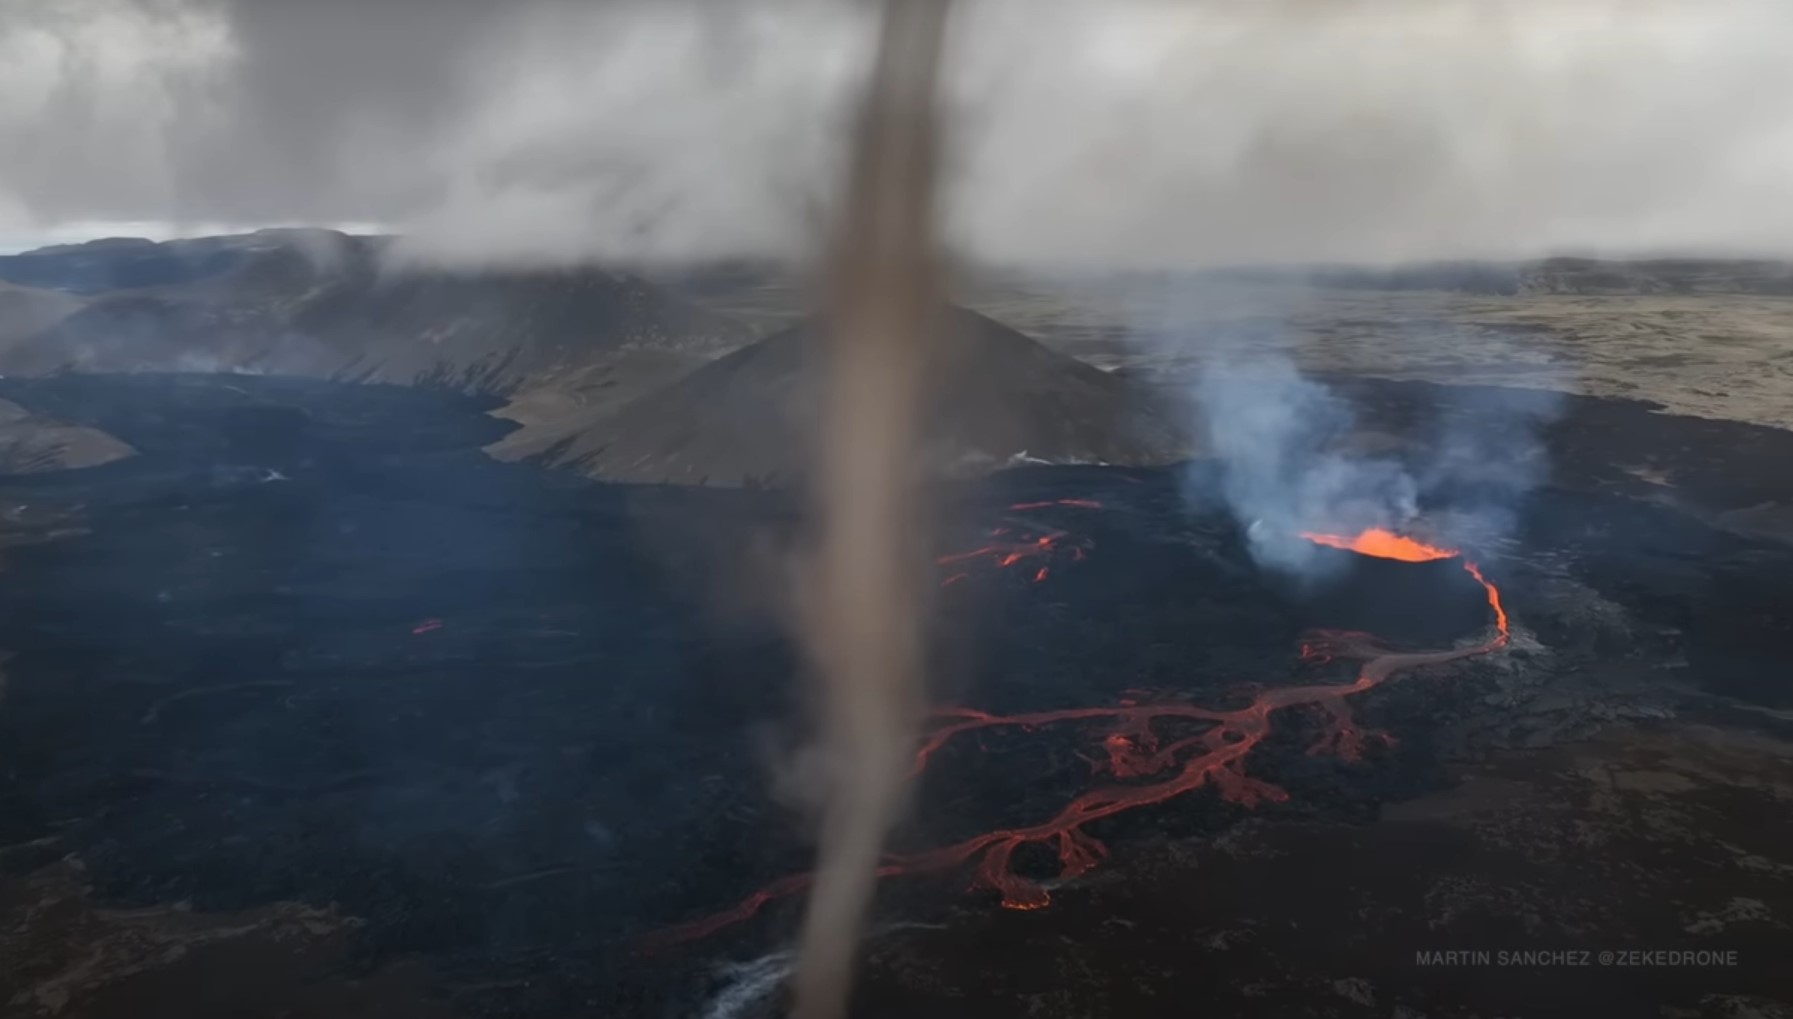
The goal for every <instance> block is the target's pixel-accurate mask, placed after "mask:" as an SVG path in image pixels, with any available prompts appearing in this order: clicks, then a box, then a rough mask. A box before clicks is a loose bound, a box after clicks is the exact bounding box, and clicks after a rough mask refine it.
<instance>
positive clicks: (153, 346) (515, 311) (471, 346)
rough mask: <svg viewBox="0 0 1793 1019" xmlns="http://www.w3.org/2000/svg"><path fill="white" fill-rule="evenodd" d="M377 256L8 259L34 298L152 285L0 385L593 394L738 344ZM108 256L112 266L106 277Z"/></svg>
mask: <svg viewBox="0 0 1793 1019" xmlns="http://www.w3.org/2000/svg"><path fill="white" fill-rule="evenodd" d="M385 245H386V241H385V240H383V239H380V238H362V237H350V236H348V235H346V234H338V233H334V232H331V231H290V230H281V231H262V232H260V233H256V234H250V235H247V236H244V237H235V238H207V239H204V240H203V241H183V242H170V244H167V245H151V246H150V249H154V250H149V249H145V248H144V246H143V245H141V244H136V243H124V242H106V243H103V244H100V245H98V246H97V248H96V246H94V245H80V246H76V247H75V248H71V249H48V250H46V251H44V252H37V253H32V254H31V255H29V256H17V257H18V258H20V259H28V261H27V263H25V266H26V268H28V269H30V274H29V275H30V278H31V280H32V282H33V283H35V284H37V285H38V286H56V285H58V280H61V281H62V283H61V287H62V289H65V290H72V291H93V290H95V289H96V288H98V287H99V285H100V283H102V282H105V281H119V280H123V281H126V282H127V283H136V282H138V281H140V280H146V279H147V280H154V281H157V282H154V283H152V284H149V285H141V286H138V285H127V286H124V287H113V288H110V289H104V290H103V292H100V293H97V294H96V295H95V296H93V297H91V298H90V299H89V301H88V303H87V305H86V306H85V307H83V308H81V309H80V310H78V311H75V312H73V313H72V314H69V315H67V316H66V317H64V318H62V319H61V320H60V321H57V322H55V323H54V324H53V325H51V326H49V327H48V328H46V329H44V330H43V331H41V332H38V333H37V334H35V335H33V336H30V337H29V338H26V339H23V340H20V341H18V342H15V343H13V344H10V345H9V346H8V348H7V349H5V350H4V351H0V372H3V373H6V374H16V375H40V374H48V373H51V372H56V371H62V370H78V371H92V372H118V371H234V372H253V373H270V374H287V375H307V376H321V377H327V378H344V379H353V380H357V381H379V382H397V383H407V384H414V383H437V384H444V385H449V386H452V387H455V388H462V389H470V390H484V391H496V392H514V391H519V390H524V389H528V388H530V387H533V386H544V385H545V386H550V387H553V388H555V389H558V390H565V391H573V390H577V389H579V388H580V387H581V386H584V385H588V384H590V385H601V377H602V376H605V375H606V374H607V373H608V372H609V371H610V370H611V368H612V367H613V363H614V362H615V361H616V360H617V359H626V358H627V357H629V356H630V355H632V354H634V353H637V352H643V351H648V352H652V353H653V354H655V355H656V356H657V357H659V358H662V359H663V358H664V356H665V355H667V354H675V355H678V356H681V357H685V358H688V359H690V360H689V361H688V362H687V363H686V364H685V367H689V366H690V365H691V364H695V363H700V362H701V361H702V360H704V359H707V358H708V357H710V356H713V355H714V354H715V353H717V352H719V351H722V350H726V349H729V348H731V347H733V346H736V345H738V344H740V343H743V342H746V340H747V339H748V336H747V334H746V332H745V331H744V330H743V329H742V328H741V327H739V326H737V325H735V324H734V323H731V322H729V321H727V320H725V319H723V318H720V317H718V316H716V315H713V314H711V313H709V312H706V311H703V310H700V309H698V308H696V307H694V306H692V305H688V304H686V303H685V302H683V301H681V300H679V299H678V298H676V297H673V296H671V295H669V294H666V293H664V292H662V291H660V290H659V289H658V288H656V287H654V286H653V285H651V284H649V283H646V282H645V281H642V280H639V279H636V278H633V277H630V276H624V275H619V274H614V273H609V272H604V271H600V270H595V269H576V270H564V271H553V272H545V271H524V270H506V271H478V272H474V271H464V272H463V271H448V270H439V269H423V268H405V267H400V266H394V265H391V264H389V263H388V262H387V261H386V260H384V259H383V258H382V257H381V256H382V254H383V251H384V248H385ZM108 258H113V259H117V260H119V262H120V264H118V265H115V266H111V267H110V268H108V263H107V259H108ZM57 265H60V266H61V271H62V275H61V276H57V275H56V273H55V272H53V271H52V270H53V269H54V268H55V267H56V266H57ZM7 268H9V267H5V266H0V269H7ZM10 269H11V270H14V271H15V275H16V274H17V272H16V270H17V269H18V266H17V265H14V266H11V267H10ZM593 376H597V377H599V378H597V379H596V380H594V379H593V378H592V377H593Z"/></svg>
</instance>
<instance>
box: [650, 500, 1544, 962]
mask: <svg viewBox="0 0 1793 1019" xmlns="http://www.w3.org/2000/svg"><path fill="white" fill-rule="evenodd" d="M1050 505H1066V506H1086V507H1091V508H1094V507H1095V505H1096V504H1092V503H1087V502H1082V501H1079V500H1062V501H1060V502H1057V503H1038V504H1023V505H1020V506H1016V507H1013V509H1016V510H1027V509H1035V508H1044V507H1045V506H1050ZM993 537H994V538H996V539H998V540H995V541H993V542H992V544H990V545H988V546H986V547H984V548H980V549H977V550H974V551H971V552H967V553H962V554H959V555H953V556H944V557H942V558H941V559H940V564H941V565H942V566H943V567H948V568H950V567H954V566H957V565H959V564H964V563H970V562H973V561H977V560H986V561H989V562H991V563H993V564H994V565H996V566H997V567H998V568H1003V567H1009V566H1013V565H1016V564H1018V563H1022V562H1033V561H1042V562H1043V561H1044V560H1045V559H1046V558H1047V557H1049V556H1050V555H1051V554H1052V553H1053V551H1054V550H1055V549H1057V548H1059V547H1061V546H1062V547H1070V548H1072V549H1073V551H1074V553H1075V558H1079V559H1080V558H1082V557H1083V550H1084V549H1085V548H1087V547H1088V546H1087V544H1067V542H1068V536H1067V535H1066V534H1065V533H1064V532H1058V531H1054V532H1048V533H1046V534H1041V535H1023V536H1020V537H1016V538H1010V537H1009V536H1008V535H1007V534H1005V533H1003V532H1002V531H1001V530H1000V529H999V530H998V532H996V534H995V535H994V536H993ZM1302 537H1304V538H1306V539H1308V540H1309V541H1312V542H1315V543H1316V544H1320V545H1326V546H1330V547H1333V548H1340V549H1346V550H1349V551H1352V552H1356V553H1359V554H1361V555H1367V556H1376V557H1380V558H1385V559H1398V560H1404V561H1407V562H1430V561H1435V560H1441V559H1458V560H1460V562H1461V564H1462V567H1463V569H1464V571H1465V572H1467V573H1468V574H1469V575H1470V576H1471V577H1473V578H1474V579H1475V581H1476V583H1478V584H1480V585H1481V586H1482V588H1483V589H1484V590H1485V591H1486V592H1487V596H1488V606H1489V608H1490V609H1491V610H1492V613H1493V621H1494V630H1493V633H1491V634H1490V635H1489V636H1488V637H1487V639H1485V640H1482V641H1479V642H1477V643H1474V644H1470V645H1467V646H1464V647H1458V648H1452V649H1448V650H1439V651H1391V650H1389V649H1387V648H1384V647H1382V646H1380V645H1379V644H1378V643H1377V642H1376V640H1375V638H1374V637H1372V636H1370V635H1368V634H1363V633H1353V632H1346V631H1315V632H1312V633H1310V634H1308V635H1307V636H1306V637H1305V638H1304V639H1303V641H1302V644H1301V658H1302V660H1303V661H1306V662H1312V663H1319V662H1329V661H1345V660H1351V661H1357V662H1360V663H1361V666H1360V668H1359V669H1358V671H1357V676H1356V679H1355V680H1354V681H1353V682H1350V683H1344V684H1338V683H1317V684H1311V685H1305V686H1290V687H1280V688H1276V689H1270V690H1264V691H1262V692H1260V693H1258V694H1257V695H1256V698H1255V699H1254V700H1253V701H1252V703H1251V704H1249V705H1247V706H1245V707H1243V708H1239V709H1237V710H1234V711H1217V710H1211V709H1208V708H1203V707H1199V706H1197V705H1194V704H1189V703H1186V702H1177V701H1160V702H1151V703H1140V702H1137V701H1130V700H1129V701H1122V702H1120V703H1119V704H1116V705H1114V706H1110V707H1090V708H1068V709H1062V710H1056V711H1040V712H1033V713H1029V714H1020V715H993V714H989V713H987V712H983V711H978V710H975V709H972V708H942V709H939V710H937V711H936V712H934V714H933V716H932V719H931V724H932V728H931V729H929V730H928V731H927V732H926V733H925V735H924V736H923V739H922V741H921V745H920V746H919V747H918V748H917V750H916V756H915V773H916V774H917V775H919V774H921V773H922V771H923V770H925V769H926V768H927V765H928V761H929V759H930V758H931V757H932V756H933V754H934V753H935V752H936V751H938V750H940V749H941V748H942V747H944V746H946V745H947V744H948V743H950V742H952V741H953V740H955V739H957V738H960V737H962V736H965V735H966V734H967V733H972V732H976V731H978V730H982V729H995V728H1021V729H1023V730H1031V729H1036V728H1039V727H1042V726H1048V725H1083V726H1086V727H1087V728H1088V730H1089V731H1090V733H1091V736H1092V737H1093V738H1094V739H1096V740H1097V741H1098V745H1099V748H1100V749H1099V753H1098V755H1097V756H1096V757H1095V758H1094V759H1093V761H1092V763H1093V764H1094V766H1095V769H1096V771H1097V772H1098V773H1099V774H1105V775H1108V776H1112V777H1113V778H1115V779H1117V780H1131V781H1132V782H1133V783H1134V784H1126V785H1121V784H1116V785H1107V786H1102V787H1099V788H1095V789H1091V790H1089V791H1088V792H1085V793H1083V794H1082V795H1080V796H1077V797H1076V798H1075V799H1073V800H1071V801H1070V802H1069V803H1068V804H1066V805H1065V806H1064V807H1063V808H1062V809H1061V810H1059V812H1058V813H1057V814H1054V815H1053V816H1051V817H1049V818H1046V819H1044V820H1041V821H1039V822H1037V823H1034V824H1030V825H1026V826H1023V827H1016V828H999V829H996V830H994V831H989V832H985V833H983V834H981V835H977V836H975V837H973V838H969V839H966V840H965V841H963V842H957V843H954V844H952V845H948V846H942V847H940V848H938V849H931V850H927V851H925V852H920V853H914V854H909V855H893V856H889V857H886V859H885V862H884V865H883V866H882V867H881V868H880V869H879V875H880V876H882V877H895V876H898V875H913V874H925V873H932V872H941V871H947V870H952V869H956V868H958V867H961V866H965V865H968V864H971V863H973V862H975V864H976V871H975V877H974V878H973V880H972V888H973V889H989V890H992V891H994V892H995V893H996V894H997V895H999V896H1000V897H1001V901H1002V905H1003V906H1005V907H1008V908H1010V909H1039V908H1041V907H1044V906H1046V905H1047V904H1048V903H1049V902H1050V901H1051V900H1050V897H1049V895H1048V894H1047V891H1046V889H1045V887H1043V886H1042V885H1041V884H1040V883H1039V882H1037V881H1034V880H1031V879H1029V878H1026V877H1023V876H1021V875H1020V874H1017V873H1016V872H1015V871H1014V869H1013V868H1012V867H1011V866H1010V861H1011V859H1012V858H1013V856H1014V854H1015V851H1016V850H1018V849H1020V848H1021V847H1022V846H1024V845H1026V844H1028V843H1030V842H1031V843H1040V844H1044V845H1049V846H1051V847H1052V848H1053V849H1055V850H1056V851H1057V854H1058V859H1059V880H1061V881H1063V880H1068V879H1070V878H1074V877H1076V876H1078V875H1079V874H1082V873H1084V872H1085V871H1088V870H1089V869H1090V868H1092V867H1094V866H1096V865H1097V864H1098V863H1100V862H1101V860H1102V858H1103V857H1104V856H1106V855H1107V852H1108V850H1107V848H1106V847H1105V846H1103V845H1102V843H1100V842H1098V841H1096V840H1095V839H1094V838H1092V837H1091V836H1090V835H1089V834H1087V833H1086V832H1085V831H1084V830H1083V829H1084V826H1085V825H1087V824H1089V823H1090V822H1091V821H1096V820H1099V819H1101V818H1104V817H1110V816H1112V815H1115V814H1119V813H1121V812H1122V811H1127V810H1132V809H1134V808H1136V807H1144V806H1147V805H1150V804H1154V803H1162V802H1164V801H1165V800H1169V799H1171V798H1173V797H1176V796H1181V795H1183V794H1184V793H1187V792H1190V791H1193V790H1196V789H1200V788H1202V787H1204V786H1211V787H1213V788H1214V789H1215V790H1216V791H1217V792H1218V793H1219V795H1220V796H1221V797H1222V798H1224V799H1226V800H1227V801H1229V802H1233V803H1238V804H1242V805H1245V806H1255V805H1257V804H1259V803H1261V802H1264V801H1266V800H1269V801H1275V802H1280V801H1283V800H1287V799H1288V793H1287V792H1285V791H1284V790H1282V789H1281V788H1279V787H1277V786H1275V785H1272V784H1270V783H1268V782H1265V781H1263V780H1261V779H1257V778H1253V777H1252V776H1250V775H1248V774H1247V773H1246V770H1245V758H1246V755H1248V754H1249V753H1251V751H1252V749H1253V748H1254V747H1256V746H1257V745H1258V744H1259V743H1260V742H1262V741H1263V739H1264V738H1265V736H1267V735H1268V734H1269V733H1270V730H1271V716H1272V715H1274V714H1275V713H1276V712H1277V711H1280V710H1281V709H1283V708H1292V707H1308V708H1316V709H1318V710H1319V711H1321V712H1322V713H1323V715H1324V718H1325V729H1324V732H1323V735H1322V736H1321V738H1320V739H1319V740H1318V741H1317V742H1315V743H1314V744H1313V745H1312V746H1311V747H1310V748H1309V753H1313V754H1336V755H1338V756H1340V757H1342V758H1344V759H1346V760H1351V761H1355V760H1358V759H1360V758H1361V757H1362V755H1363V751H1364V748H1365V746H1366V745H1367V741H1368V740H1370V739H1382V740H1387V739H1389V737H1387V736H1386V735H1384V734H1380V733H1372V732H1366V731H1365V730H1362V729H1360V728H1358V727H1357V725H1356V723H1355V721H1354V719H1353V717H1352V714H1351V710H1350V707H1349V705H1348V703H1347V699H1348V698H1350V697H1352V696H1353V695H1356V694H1360V693H1363V692H1364V691H1366V690H1370V689H1373V688H1375V687H1377V686H1380V685H1381V684H1383V683H1385V682H1387V681H1388V680H1389V679H1390V678H1392V677H1393V676H1395V675H1397V674H1399V673H1401V672H1403V671H1405V670H1409V669H1414V668H1419V667H1422V666H1428V665H1440V664H1443V663H1446V662H1452V661H1457V660H1459V659H1463V658H1469V657H1472V656H1475V655H1482V654H1487V653H1489V652H1491V651H1494V650H1496V649H1498V648H1501V647H1504V646H1505V645H1506V643H1507V641H1508V639H1509V633H1508V621H1507V613H1506V609H1505V608H1504V607H1503V606H1502V604H1501V599H1500V591H1499V590H1498V589H1497V588H1496V587H1495V586H1494V584H1493V583H1491V582H1490V581H1489V580H1488V579H1487V578H1486V577H1484V576H1483V574H1482V571H1481V569H1480V568H1479V567H1478V566H1477V565H1476V564H1475V563H1473V562H1471V561H1469V560H1467V559H1463V558H1462V557H1461V555H1460V553H1458V552H1457V551H1456V550H1454V549H1447V548H1438V547H1435V546H1432V545H1428V544H1425V543H1423V542H1420V541H1418V540H1415V539H1413V538H1409V537H1405V536H1402V535H1398V534H1395V533H1393V532H1390V531H1384V530H1369V531H1365V532H1363V533H1362V534H1359V535H1356V536H1355V537H1345V536H1340V535H1332V534H1314V533H1304V534H1303V535H1302ZM966 576H968V574H964V573H955V574H954V575H953V576H951V577H949V578H948V579H947V581H946V582H945V583H946V584H947V585H950V584H953V583H956V582H958V581H959V579H960V578H964V577H966ZM1046 576H1047V567H1046V566H1045V565H1041V566H1039V568H1038V570H1037V572H1036V575H1035V580H1036V581H1040V580H1044V579H1045V578H1046ZM1165 719H1183V720H1187V721H1192V722H1194V723H1196V724H1197V725H1199V726H1202V727H1203V728H1202V730H1201V731H1200V732H1199V734H1197V735H1193V736H1187V737H1184V738H1180V739H1175V740H1170V741H1166V740H1165V739H1164V738H1162V737H1161V736H1159V734H1158V733H1157V732H1155V731H1154V728H1153V726H1154V723H1156V722H1158V721H1160V720H1165ZM1150 779H1156V780H1155V781H1142V780H1150ZM809 881H810V876H809V875H808V874H793V875H791V876H789V877H785V878H782V879H780V880H778V881H775V882H773V883H772V884H770V885H767V886H766V887H764V888H762V889H760V890H759V891H757V892H754V893H753V894H752V895H750V896H748V897H747V898H746V899H744V900H742V901H741V902H740V903H738V904H736V905H735V906H734V907H733V908H730V909H728V910H725V911H723V912H720V913H716V914H714V915H712V916H709V917H705V918H703V919H700V920H696V921H693V922H691V923H687V924H683V925H680V926H678V927H674V928H670V929H667V930H664V931H662V932H660V933H659V934H658V935H656V936H654V937H653V938H652V939H650V945H649V947H659V946H665V945H670V944H676V943H679V942H683V941H688V940H692V939H695V938H702V937H705V936H707V935H710V934H713V933H715V932H716V931H718V930H721V929H723V928H725V927H728V926H730V925H732V924H736V923H740V922H742V921H744V920H747V919H748V918H750V917H752V916H753V915H754V914H756V913H758V912H759V911H760V909H761V908H762V907H764V906H765V905H766V904H767V903H769V902H772V901H774V900H777V899H781V898H785V897H787V896H791V895H795V894H798V893H800V892H802V891H803V890H804V889H805V888H806V887H807V886H808V884H809Z"/></svg>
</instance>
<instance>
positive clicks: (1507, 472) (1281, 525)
mask: <svg viewBox="0 0 1793 1019" xmlns="http://www.w3.org/2000/svg"><path fill="white" fill-rule="evenodd" d="M1435 342H1436V343H1438V344H1448V343H1449V342H1451V341H1450V338H1449V337H1447V336H1437V337H1436V338H1435ZM1563 385H1564V386H1565V387H1566V386H1567V382H1565V383H1563ZM1193 396H1194V400H1193V404H1192V405H1193V407H1194V408H1195V410H1196V412H1197V414H1198V416H1199V419H1200V420H1199V426H1200V428H1201V430H1202V432H1203V434H1205V436H1206V438H1207V444H1208V447H1209V451H1210V453H1211V455H1212V456H1213V458H1214V459H1215V460H1217V461H1218V462H1219V466H1220V473H1219V494H1220V495H1221V496H1222V498H1223V499H1224V501H1225V503H1226V505H1227V507H1228V508H1229V509H1230V510H1231V511H1232V513H1233V515H1234V516H1235V518H1236V519H1237V520H1238V521H1239V523H1240V524H1241V525H1242V526H1243V527H1244V528H1245V532H1246V538H1247V541H1248V542H1249V544H1250V547H1251V551H1252V554H1253V555H1254V557H1256V558H1257V560H1258V561H1259V562H1260V563H1262V564H1263V565H1265V566H1267V567H1270V568H1272V569H1276V570H1279V571H1281V572H1284V573H1287V574H1291V575H1294V576H1296V577H1300V578H1305V579H1308V580H1320V579H1324V576H1325V574H1324V570H1325V568H1326V564H1328V563H1336V562H1337V559H1336V557H1327V556H1323V555H1321V554H1319V547H1318V546H1316V545H1315V544H1314V543H1313V542H1310V541H1308V540H1306V539H1304V538H1303V537H1302V533H1303V532H1319V533H1326V534H1343V535H1354V534H1358V533H1361V532H1362V531H1364V530H1366V529H1368V528H1384V529H1387V530H1393V531H1396V532H1404V533H1414V532H1417V533H1419V534H1420V535H1421V536H1423V537H1426V538H1428V539H1431V540H1434V541H1437V542H1440V543H1442V544H1445V545H1449V546H1452V547H1458V548H1463V547H1468V548H1488V547H1490V546H1491V545H1494V544H1496V543H1498V542H1500V541H1502V540H1504V539H1505V538H1507V537H1509V536H1510V534H1511V532H1512V528H1513V527H1514V525H1515V523H1516V521H1517V519H1518V511H1519V509H1520V505H1521V502H1522V500H1523V499H1524V497H1525V495H1526V494H1527V493H1528V492H1530V491H1531V490H1532V489H1533V488H1535V487H1536V486H1537V485H1539V484H1540V483H1542V482H1543V481H1544V480H1545V479H1546V477H1547V475H1548V470H1549V458H1548V456H1547V452H1546V449H1545V447H1544V442H1543V434H1542V433H1543V428H1544V427H1545V426H1546V425H1548V424H1549V423H1550V422H1551V421H1553V420H1554V419H1555V418H1556V416H1557V414H1558V413H1559V412H1560V410H1561V408H1562V403H1563V400H1564V399H1565V397H1564V396H1563V395H1562V393H1561V392H1558V391H1542V390H1531V389H1502V388H1480V389H1477V388H1461V387H1449V388H1443V387H1441V388H1438V389H1436V390H1434V396H1435V401H1436V402H1435V404H1434V405H1433V406H1431V407H1430V408H1428V409H1427V410H1426V411H1425V412H1424V419H1423V420H1421V421H1419V422H1417V423H1409V425H1408V426H1407V428H1408V429H1411V430H1412V431H1413V432H1414V433H1415V434H1419V435H1423V436H1424V437H1425V441H1424V442H1423V444H1420V445H1419V446H1418V448H1413V447H1409V448H1405V449H1398V450H1389V451H1378V450H1376V449H1374V448H1373V445H1372V446H1371V447H1370V448H1366V445H1365V442H1364V440H1365V439H1366V438H1373V437H1374V436H1373V434H1372V433H1371V431H1370V430H1369V429H1366V428H1364V427H1362V424H1363V423H1362V422H1361V421H1360V419H1359V414H1358V413H1357V412H1356V410H1355V409H1354V408H1353V406H1352V404H1351V402H1350V401H1349V400H1348V399H1347V398H1346V397H1345V396H1343V395H1341V394H1340V393H1338V392H1335V391H1334V390H1333V389H1332V388H1329V387H1328V386H1327V385H1325V384H1324V383H1323V382H1321V381H1319V380H1316V379H1314V378H1310V377H1306V376H1304V375H1303V374H1302V373H1301V372H1300V370H1299V369H1298V368H1297V367H1296V365H1295V362H1294V361H1293V360H1292V359H1291V358H1290V357H1289V356H1288V355H1286V354H1283V353H1280V352H1270V351H1262V352H1260V353H1259V354H1258V355H1257V356H1255V357H1250V358H1242V357H1240V356H1238V355H1236V354H1214V355H1211V357H1210V359H1209V361H1208V363H1207V364H1206V365H1205V366H1204V368H1203V370H1202V372H1201V374H1200V376H1199V377H1198V379H1197V381H1196V383H1195V385H1194V387H1193ZM1198 484H1199V482H1198ZM1195 494H1196V495H1197V496H1198V497H1205V496H1207V495H1209V494H1211V493H1208V492H1204V491H1200V490H1199V489H1198V490H1197V491H1196V492H1195Z"/></svg>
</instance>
